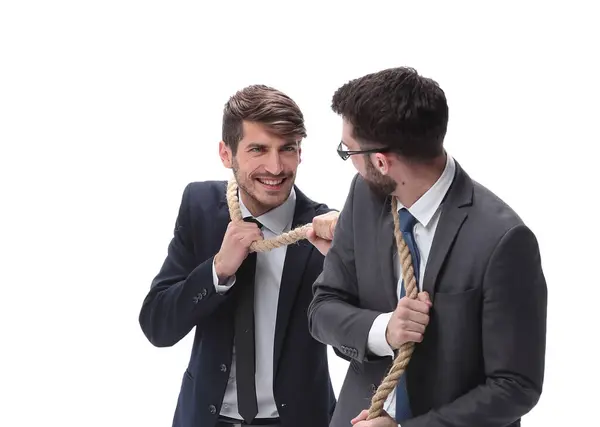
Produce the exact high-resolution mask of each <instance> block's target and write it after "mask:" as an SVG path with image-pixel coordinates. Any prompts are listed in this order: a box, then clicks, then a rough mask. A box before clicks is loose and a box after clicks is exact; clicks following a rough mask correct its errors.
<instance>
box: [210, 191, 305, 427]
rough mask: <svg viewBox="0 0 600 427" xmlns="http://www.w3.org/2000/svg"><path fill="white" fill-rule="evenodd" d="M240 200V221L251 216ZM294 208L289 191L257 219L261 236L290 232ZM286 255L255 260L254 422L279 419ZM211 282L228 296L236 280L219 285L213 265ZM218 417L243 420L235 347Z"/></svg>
mask: <svg viewBox="0 0 600 427" xmlns="http://www.w3.org/2000/svg"><path fill="white" fill-rule="evenodd" d="M238 197H239V192H238ZM239 200H240V207H241V211H242V217H243V218H246V217H250V216H252V215H251V214H250V212H249V211H248V209H247V208H246V206H245V205H244V203H243V202H242V199H241V198H239ZM295 207H296V193H295V191H294V189H293V188H292V191H291V193H290V196H289V197H288V199H287V200H286V201H285V202H284V203H283V204H282V205H280V206H278V207H277V208H275V209H273V210H271V211H269V212H267V213H265V214H264V215H261V216H259V217H257V218H256V219H257V220H258V221H260V223H261V224H262V225H263V227H262V232H263V235H264V238H265V239H270V238H274V237H276V236H278V235H280V234H282V233H285V232H287V231H289V230H290V228H291V226H292V221H293V218H294V211H295ZM286 251H287V247H286V246H282V247H280V248H276V249H273V250H271V251H268V252H259V253H257V257H256V273H255V291H254V345H255V349H256V358H255V360H256V375H255V381H256V399H257V403H258V414H257V415H256V418H274V417H278V416H279V413H278V411H277V406H276V404H275V398H274V396H273V348H274V341H275V321H276V319H277V305H278V301H279V288H280V285H281V275H282V273H283V264H284V261H285V255H286ZM213 280H214V284H215V288H216V290H217V292H219V293H224V292H227V291H228V290H229V288H231V287H232V286H233V285H234V284H235V276H232V277H230V278H229V279H228V280H227V282H226V283H225V284H224V285H220V284H219V280H218V278H217V273H216V271H215V266H214V263H213ZM221 415H224V416H227V417H230V418H235V419H239V420H241V419H242V417H241V415H240V414H239V412H238V405H237V389H236V369H235V346H234V348H233V359H232V361H231V369H230V370H229V380H228V383H227V388H226V390H225V396H224V397H223V405H222V406H221Z"/></svg>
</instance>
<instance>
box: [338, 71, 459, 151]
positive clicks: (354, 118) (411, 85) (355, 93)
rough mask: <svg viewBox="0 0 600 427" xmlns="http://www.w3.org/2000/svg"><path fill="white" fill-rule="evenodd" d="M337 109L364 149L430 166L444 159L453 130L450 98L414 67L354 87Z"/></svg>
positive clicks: (343, 91) (347, 88) (343, 92)
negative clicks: (449, 130) (432, 161)
mask: <svg viewBox="0 0 600 427" xmlns="http://www.w3.org/2000/svg"><path fill="white" fill-rule="evenodd" d="M331 108H332V109H333V111H334V112H335V113H336V114H339V115H341V116H342V117H343V118H344V119H345V120H347V121H348V122H350V123H351V124H352V126H353V128H354V135H353V137H354V138H355V139H356V140H357V141H358V142H359V144H360V145H361V147H363V148H364V149H367V148H382V147H385V148H388V149H389V151H391V152H395V153H397V154H399V155H401V156H402V157H405V158H407V159H410V160H415V161H427V160H430V159H432V158H435V157H437V156H439V155H440V154H442V153H443V150H444V149H443V143H444V138H445V136H446V129H447V125H448V104H447V102H446V95H445V94H444V91H443V90H442V89H441V88H440V86H439V85H438V84H437V83H436V82H435V81H433V80H431V79H429V78H426V77H423V76H420V75H419V74H418V73H417V71H416V70H414V69H413V68H409V67H398V68H389V69H385V70H382V71H379V72H376V73H371V74H368V75H365V76H363V77H360V78H357V79H354V80H351V81H349V82H348V83H346V84H344V85H343V86H341V87H340V88H339V89H338V90H337V91H336V92H335V94H334V95H333V98H332V104H331Z"/></svg>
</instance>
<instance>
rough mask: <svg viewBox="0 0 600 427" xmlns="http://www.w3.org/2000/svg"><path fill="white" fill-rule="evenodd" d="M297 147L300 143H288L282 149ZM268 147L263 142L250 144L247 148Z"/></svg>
mask: <svg viewBox="0 0 600 427" xmlns="http://www.w3.org/2000/svg"><path fill="white" fill-rule="evenodd" d="M291 145H293V146H297V145H298V141H287V142H285V143H284V144H283V145H282V146H281V147H289V146H291ZM267 146H268V145H267V144H265V143H263V142H250V143H248V147H247V148H266V147H267Z"/></svg>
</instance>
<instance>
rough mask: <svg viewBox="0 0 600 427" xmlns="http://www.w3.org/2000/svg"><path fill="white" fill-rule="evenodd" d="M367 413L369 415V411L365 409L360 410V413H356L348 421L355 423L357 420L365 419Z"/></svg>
mask: <svg viewBox="0 0 600 427" xmlns="http://www.w3.org/2000/svg"><path fill="white" fill-rule="evenodd" d="M368 415H369V411H368V410H366V409H363V410H362V411H361V412H360V414H358V415H357V416H356V417H354V418H352V420H350V422H351V423H352V424H356V423H357V422H359V421H362V420H366V419H367V416H368Z"/></svg>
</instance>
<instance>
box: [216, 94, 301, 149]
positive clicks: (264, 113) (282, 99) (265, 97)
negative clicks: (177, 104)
mask: <svg viewBox="0 0 600 427" xmlns="http://www.w3.org/2000/svg"><path fill="white" fill-rule="evenodd" d="M243 121H249V122H255V123H260V124H262V125H264V126H265V127H266V128H267V130H268V131H269V132H271V133H272V134H274V135H277V136H279V137H281V138H296V139H298V140H300V139H302V138H306V129H305V127H304V116H303V114H302V111H300V108H299V107H298V105H297V104H296V103H295V102H294V101H293V100H292V99H291V98H290V97H289V96H287V95H286V94H284V93H282V92H280V91H278V90H277V89H274V88H272V87H269V86H265V85H252V86H248V87H245V88H244V89H241V90H239V91H238V92H236V93H235V94H234V95H233V96H232V97H231V98H229V100H228V101H227V103H226V104H225V108H224V109H223V134H222V138H223V142H225V144H226V145H227V146H228V147H229V148H231V150H232V151H233V153H234V154H235V153H236V151H237V148H238V144H239V142H240V140H241V139H242V138H243V136H244V135H243V127H242V122H243Z"/></svg>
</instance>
